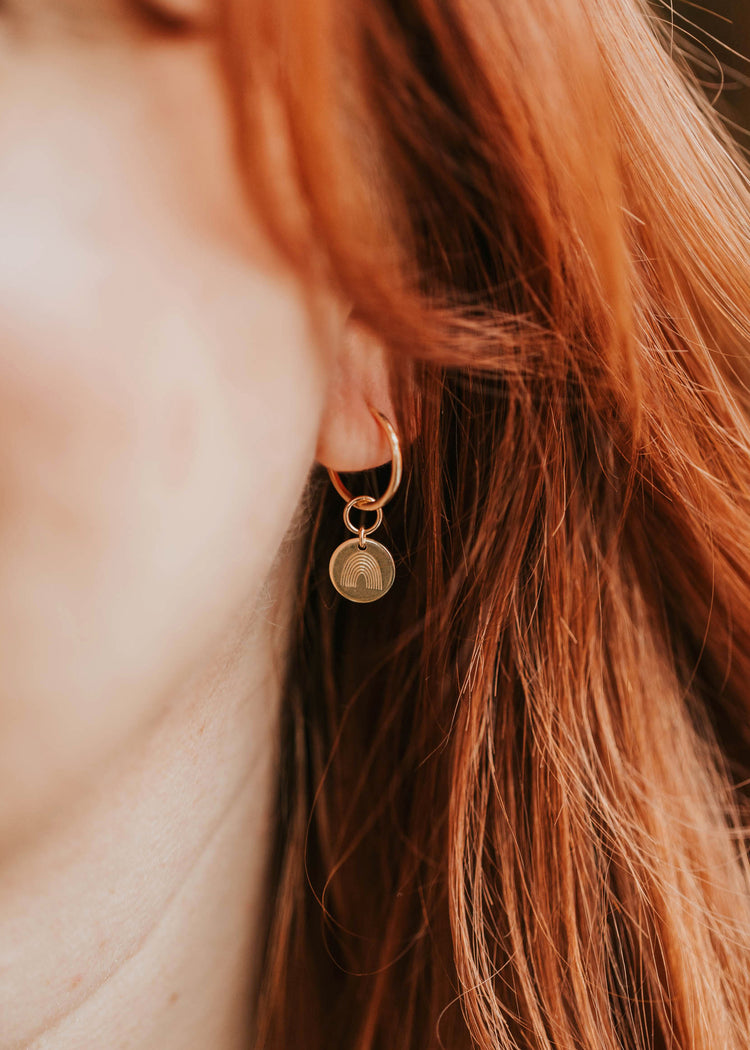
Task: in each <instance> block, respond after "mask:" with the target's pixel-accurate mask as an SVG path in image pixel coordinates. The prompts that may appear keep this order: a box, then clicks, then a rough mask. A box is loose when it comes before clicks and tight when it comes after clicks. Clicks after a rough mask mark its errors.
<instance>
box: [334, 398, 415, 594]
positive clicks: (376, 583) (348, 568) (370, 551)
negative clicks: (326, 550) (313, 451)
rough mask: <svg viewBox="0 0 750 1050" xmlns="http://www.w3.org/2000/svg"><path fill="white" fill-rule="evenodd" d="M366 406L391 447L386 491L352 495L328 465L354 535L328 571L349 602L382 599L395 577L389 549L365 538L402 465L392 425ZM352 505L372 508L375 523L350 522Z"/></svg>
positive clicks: (377, 520) (380, 513)
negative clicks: (367, 494)
mask: <svg viewBox="0 0 750 1050" xmlns="http://www.w3.org/2000/svg"><path fill="white" fill-rule="evenodd" d="M369 408H370V411H371V412H372V414H373V416H374V417H375V419H376V420H377V421H378V423H379V424H380V425H381V427H382V428H383V430H384V431H385V433H386V436H387V437H388V442H389V444H390V446H391V477H390V481H389V482H388V487H387V488H386V490H385V492H384V493H383V494H382V496H379V497H378V498H377V499H376V498H375V497H374V496H352V494H351V492H350V491H349V490H348V488H347V487H346V486H345V485H344V483H343V481H342V480H341V478H340V477H339V475H338V473H337V472H336V471H335V470H333V469H332V468H331V467H329V468H328V474H329V476H330V478H331V481H332V482H333V487H334V488H335V489H336V491H337V492H338V494H339V495H340V496H341V498H342V499H343V500H345V501H346V506H345V507H344V524H345V525H346V527H347V529H349V531H350V532H353V533H354V534H355V536H356V537H357V538H356V539H352V540H344V542H343V543H341V544H340V545H339V546H338V547H337V548H336V550H335V551H334V552H333V554H332V555H331V560H330V562H329V563H328V574H329V575H330V577H331V583H332V584H333V586H334V587H335V588H336V590H337V591H338V592H339V594H341V595H343V597H344V598H348V599H349V601H350V602H359V603H364V602H374V601H377V600H378V598H382V597H383V595H384V594H385V593H386V591H388V590H390V588H391V586H392V584H393V581H394V579H395V577H396V566H395V565H394V563H393V558H392V556H391V552H390V551H389V550H388V549H387V548H386V547H384V546H383V544H382V543H378V541H377V540H370V539H368V538H367V537H368V536H369V535H370V533H372V532H374V531H375V529H377V528H378V526H379V525H380V524H381V523H382V521H383V507H384V506H385V505H386V503H387V502H388V501H389V500H390V499H391V497H392V496H393V495H394V493H395V492H396V489H397V488H398V486H399V484H400V483H401V470H402V466H403V464H402V459H401V443H400V441H399V439H398V434H397V433H396V431H395V429H394V428H393V425H392V424H391V422H390V420H389V419H388V418H387V417H386V416H384V415H383V413H382V412H380V411H379V410H378V409H377V408H373V407H372V406H371V405H370V406H369ZM353 507H354V508H356V509H357V510H368V511H374V512H375V524H374V525H370V527H369V528H367V529H366V528H365V527H364V526H363V525H361V526H360V527H359V528H357V527H356V526H355V525H352V520H351V512H352V508H353Z"/></svg>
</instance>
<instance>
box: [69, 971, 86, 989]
mask: <svg viewBox="0 0 750 1050" xmlns="http://www.w3.org/2000/svg"><path fill="white" fill-rule="evenodd" d="M82 980H83V974H82V973H77V974H76V975H75V977H73V978H72V979H71V982H70V987H71V988H77V987H78V985H79V984H80V983H81V981H82Z"/></svg>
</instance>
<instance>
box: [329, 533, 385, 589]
mask: <svg viewBox="0 0 750 1050" xmlns="http://www.w3.org/2000/svg"><path fill="white" fill-rule="evenodd" d="M328 572H329V573H330V576H331V583H332V584H333V586H334V587H335V588H336V590H337V591H338V592H339V594H343V596H344V597H345V598H348V599H349V601H351V602H374V601H377V599H378V598H382V597H383V595H384V594H385V592H386V591H387V590H389V589H390V587H391V584H392V583H393V580H394V579H395V576H396V566H395V565H394V564H393V558H392V557H391V553H390V551H389V550H387V548H385V547H384V546H383V544H382V543H378V541H377V540H371V539H367V540H365V545H364V547H360V545H359V540H358V539H351V540H344V542H343V543H342V544H340V546H338V547H337V548H336V550H335V551H334V552H333V554H332V555H331V560H330V562H329V564H328Z"/></svg>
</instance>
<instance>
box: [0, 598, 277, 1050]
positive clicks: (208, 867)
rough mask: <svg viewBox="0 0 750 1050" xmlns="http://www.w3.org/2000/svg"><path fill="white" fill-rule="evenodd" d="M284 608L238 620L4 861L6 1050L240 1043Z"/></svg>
mask: <svg viewBox="0 0 750 1050" xmlns="http://www.w3.org/2000/svg"><path fill="white" fill-rule="evenodd" d="M285 606H286V607H287V608H288V603H285ZM280 613H281V610H280V608H279V603H278V602H276V603H269V605H268V606H267V608H265V609H264V610H262V611H260V610H258V609H255V610H254V612H253V613H252V615H250V616H248V617H246V618H245V622H244V623H242V624H236V625H235V628H234V629H233V630H232V632H231V634H230V636H228V637H226V638H225V639H224V641H223V643H222V645H221V647H220V650H219V651H217V652H215V653H214V654H213V655H212V658H211V660H210V661H209V662H208V663H207V664H206V665H205V666H203V667H202V668H201V669H200V671H199V672H197V673H196V674H195V675H194V676H193V677H192V679H191V680H190V682H189V684H188V685H187V686H186V687H185V688H184V689H182V690H181V691H180V693H179V695H175V696H173V697H171V698H170V700H169V703H168V704H167V705H166V706H165V710H164V711H163V713H162V714H161V715H160V717H159V718H158V720H157V721H156V722H155V723H154V724H153V725H152V726H150V727H149V728H148V730H144V732H143V733H142V735H141V737H140V738H139V739H138V740H137V741H136V742H135V743H133V742H132V741H129V744H128V749H127V753H123V754H121V755H120V756H119V759H118V760H117V762H115V763H113V764H112V765H111V766H110V768H109V769H108V771H107V774H106V777H104V778H100V779H99V780H98V782H97V784H96V790H95V791H92V792H89V794H88V796H87V797H86V798H85V800H78V802H77V803H76V805H75V806H71V808H70V809H69V810H68V811H66V812H65V813H64V814H63V815H62V816H61V817H60V818H59V819H56V821H55V823H54V826H52V827H50V828H49V829H47V830H46V831H45V833H44V834H43V835H40V836H38V837H36V838H35V839H34V841H33V842H31V843H27V844H26V845H25V848H24V849H23V850H22V851H18V852H17V853H16V854H15V855H14V856H13V857H9V858H6V859H4V861H3V862H2V863H0V1050H22V1048H23V1050H48V1048H49V1050H51V1048H54V1050H73V1048H76V1050H80V1047H82V1046H91V1047H93V1046H106V1047H108V1048H110V1050H118V1048H120V1047H122V1048H124V1047H126V1046H127V1047H130V1048H133V1050H152V1048H153V1050H157V1048H158V1050H177V1048H179V1050H188V1048H193V1047H194V1048H196V1050H198V1048H201V1050H203V1048H206V1047H211V1048H212V1050H240V1048H246V1047H247V1046H248V1045H249V1044H250V1035H251V1030H252V1005H251V1004H252V998H253V995H252V993H253V989H254V986H255V982H256V979H257V977H258V974H257V965H258V956H259V952H260V944H259V941H260V938H261V937H262V935H263V932H264V928H263V912H264V905H265V898H266V888H267V887H266V867H267V859H268V854H269V849H270V845H271V840H272V831H273V809H274V797H275V783H276V765H277V763H276V757H277V756H276V738H277V733H276V721H277V714H278V707H279V699H280V695H281V688H282V681H281V680H282V677H283V663H284V660H283V640H282V641H281V645H280V644H279V643H280V637H281V635H282V634H285V633H286V631H285V630H284V629H282V628H278V627H275V626H273V623H272V621H274V622H278V621H279V620H281V622H282V623H283V622H284V621H285V618H284V616H282V615H280Z"/></svg>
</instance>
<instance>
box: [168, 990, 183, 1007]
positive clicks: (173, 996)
mask: <svg viewBox="0 0 750 1050" xmlns="http://www.w3.org/2000/svg"><path fill="white" fill-rule="evenodd" d="M179 998H180V993H179V992H172V994H171V995H170V997H169V1005H170V1006H171V1005H172V1003H176V1002H177V1000H178V999H179Z"/></svg>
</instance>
